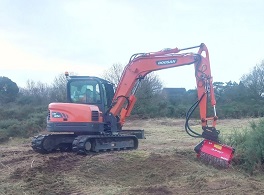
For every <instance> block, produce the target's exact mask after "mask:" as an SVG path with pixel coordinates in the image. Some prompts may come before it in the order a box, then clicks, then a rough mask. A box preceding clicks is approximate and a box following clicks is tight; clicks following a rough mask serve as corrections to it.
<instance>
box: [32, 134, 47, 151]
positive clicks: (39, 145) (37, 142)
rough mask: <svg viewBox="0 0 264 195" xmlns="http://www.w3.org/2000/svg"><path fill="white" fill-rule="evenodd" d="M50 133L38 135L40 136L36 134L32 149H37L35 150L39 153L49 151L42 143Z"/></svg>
mask: <svg viewBox="0 0 264 195" xmlns="http://www.w3.org/2000/svg"><path fill="white" fill-rule="evenodd" d="M48 136H49V135H38V136H35V137H34V138H33V139H32V142H31V147H32V149H33V150H34V151H35V152H38V153H41V154H47V153H49V152H48V151H47V150H45V149H44V148H43V147H42V143H43V140H44V139H45V138H47V137H48Z"/></svg>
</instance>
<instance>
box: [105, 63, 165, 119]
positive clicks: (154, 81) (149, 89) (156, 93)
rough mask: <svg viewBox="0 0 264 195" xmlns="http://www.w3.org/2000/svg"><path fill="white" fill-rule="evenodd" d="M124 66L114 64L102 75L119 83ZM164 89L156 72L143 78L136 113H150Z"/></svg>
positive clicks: (138, 93)
mask: <svg viewBox="0 0 264 195" xmlns="http://www.w3.org/2000/svg"><path fill="white" fill-rule="evenodd" d="M123 69H124V66H123V65H121V64H113V66H112V67H111V68H109V69H108V70H106V71H105V72H104V73H103V75H102V77H103V78H104V79H106V80H108V81H110V82H112V83H114V84H115V85H116V86H117V85H118V84H119V82H120V79H121V75H122V72H123ZM161 90H162V82H161V81H160V79H159V77H158V76H157V75H156V74H155V73H150V74H148V75H147V76H146V77H145V78H144V80H142V82H141V84H140V86H139V89H138V90H137V93H136V96H137V99H138V101H137V103H136V105H135V109H134V111H133V112H134V113H136V114H138V115H144V114H148V113H149V110H150V108H153V107H155V106H157V105H158V102H159V101H160V98H161V95H160V92H161Z"/></svg>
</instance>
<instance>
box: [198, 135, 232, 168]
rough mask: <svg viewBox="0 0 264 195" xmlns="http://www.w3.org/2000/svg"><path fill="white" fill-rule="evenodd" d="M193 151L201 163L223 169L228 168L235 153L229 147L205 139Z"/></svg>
mask: <svg viewBox="0 0 264 195" xmlns="http://www.w3.org/2000/svg"><path fill="white" fill-rule="evenodd" d="M194 150H195V152H196V153H197V157H198V158H200V159H201V160H202V161H203V162H205V163H208V164H211V165H213V166H216V167H223V168H228V167H229V165H230V163H231V160H232V158H233V155H234V152H235V149H234V148H232V147H230V146H227V145H223V144H219V143H217V142H214V141H211V140H207V139H205V140H203V141H202V142H201V143H199V144H198V145H197V146H196V147H195V148H194Z"/></svg>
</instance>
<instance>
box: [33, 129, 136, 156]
mask: <svg viewBox="0 0 264 195" xmlns="http://www.w3.org/2000/svg"><path fill="white" fill-rule="evenodd" d="M32 148H33V150H34V151H36V152H38V153H41V154H47V153H51V152H55V151H62V152H64V151H67V152H69V151H72V152H75V153H77V154H88V153H93V152H105V151H113V150H117V151H118V150H132V149H137V148H138V138H137V137H136V136H135V135H121V134H119V135H76V134H47V135H38V136H35V137H34V138H33V140H32Z"/></svg>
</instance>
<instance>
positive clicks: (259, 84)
mask: <svg viewBox="0 0 264 195" xmlns="http://www.w3.org/2000/svg"><path fill="white" fill-rule="evenodd" d="M122 70H123V66H122V65H121V64H114V65H113V66H112V67H111V68H110V69H109V70H107V71H105V72H104V73H103V75H102V76H101V77H102V78H105V79H107V80H109V81H111V82H113V83H114V84H117V83H118V82H119V81H120V76H121V74H122ZM263 79H264V61H263V62H262V63H260V64H258V65H256V66H255V67H254V68H253V69H252V70H251V71H250V72H249V73H248V74H245V75H243V76H242V77H241V80H240V82H239V83H236V82H232V81H228V82H215V83H214V88H215V96H216V100H217V115H218V117H219V118H243V117H262V116H264V107H263V103H264V81H263ZM66 83H67V80H66V78H65V76H64V75H63V74H61V75H58V76H57V77H55V78H54V81H53V83H52V84H49V85H48V84H46V83H42V82H35V81H31V80H29V81H28V82H27V84H26V87H23V88H22V87H19V86H18V85H17V83H15V82H13V81H12V80H11V79H10V78H8V77H4V76H2V77H0V106H1V109H0V142H1V140H5V139H6V138H8V137H12V136H14V135H20V136H31V135H32V134H34V133H36V132H38V131H40V130H41V129H44V128H45V125H46V124H45V123H46V121H45V120H46V116H47V112H48V109H47V106H48V104H49V103H51V102H66ZM180 91H181V92H179V93H174V94H170V95H166V94H165V93H164V88H163V85H162V82H161V80H160V79H159V77H158V76H157V75H156V74H154V73H150V74H148V75H147V76H146V78H145V79H144V80H143V81H142V82H141V84H140V87H139V89H138V90H137V93H136V96H137V99H138V100H137V102H136V104H135V107H134V109H133V111H132V117H138V118H154V117H175V118H184V117H185V113H186V111H187V110H188V109H189V108H190V107H191V106H192V104H193V103H194V102H195V101H196V100H197V91H196V90H195V89H191V90H180ZM209 104H210V103H209ZM208 112H209V113H210V112H211V111H210V110H209V111H208ZM193 117H196V118H199V112H198V110H196V111H195V112H194V114H193ZM21 129H22V130H21Z"/></svg>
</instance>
